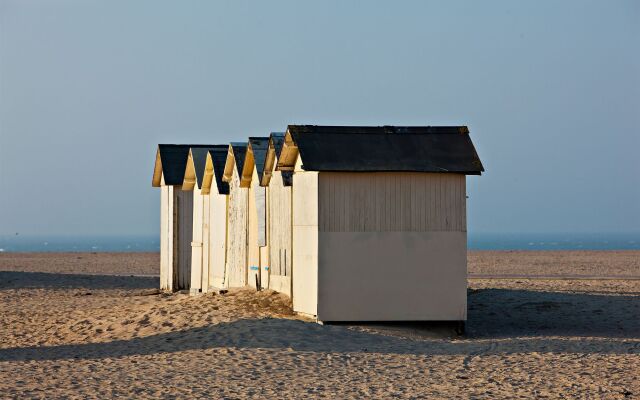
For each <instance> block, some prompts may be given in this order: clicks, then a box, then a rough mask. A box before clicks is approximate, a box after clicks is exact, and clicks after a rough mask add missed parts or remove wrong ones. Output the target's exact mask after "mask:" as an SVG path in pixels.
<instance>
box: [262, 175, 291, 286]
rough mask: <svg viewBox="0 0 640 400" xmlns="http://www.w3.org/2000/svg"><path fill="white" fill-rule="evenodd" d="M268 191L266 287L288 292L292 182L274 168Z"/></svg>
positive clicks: (289, 283) (289, 284)
mask: <svg viewBox="0 0 640 400" xmlns="http://www.w3.org/2000/svg"><path fill="white" fill-rule="evenodd" d="M267 192H268V196H267V205H268V213H267V214H268V223H267V227H268V233H267V236H268V241H269V261H270V265H269V268H270V277H269V288H270V289H273V290H275V291H278V292H281V293H284V294H286V295H288V296H291V263H292V259H291V186H284V184H283V182H282V175H281V172H280V171H273V173H272V177H271V179H270V181H269V186H268V188H267Z"/></svg>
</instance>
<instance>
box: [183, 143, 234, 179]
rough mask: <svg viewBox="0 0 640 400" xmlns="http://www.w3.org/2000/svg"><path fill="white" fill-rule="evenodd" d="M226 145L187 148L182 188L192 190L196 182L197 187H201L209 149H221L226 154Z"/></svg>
mask: <svg viewBox="0 0 640 400" xmlns="http://www.w3.org/2000/svg"><path fill="white" fill-rule="evenodd" d="M228 147H229V146H228V145H225V144H223V145H212V146H209V147H192V148H191V149H190V150H189V157H188V159H187V166H186V169H185V174H184V180H183V184H182V189H183V190H193V188H194V187H195V185H196V184H197V185H198V189H202V183H203V180H204V175H205V167H206V164H207V155H208V154H209V151H211V150H222V151H223V152H224V154H225V155H226V153H227V149H228Z"/></svg>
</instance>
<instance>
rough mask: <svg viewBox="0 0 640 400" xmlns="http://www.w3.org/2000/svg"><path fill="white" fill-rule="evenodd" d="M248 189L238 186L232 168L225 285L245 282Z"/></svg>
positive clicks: (232, 285) (229, 285)
mask: <svg viewBox="0 0 640 400" xmlns="http://www.w3.org/2000/svg"><path fill="white" fill-rule="evenodd" d="M248 193H249V192H248V189H245V188H241V187H240V177H239V176H238V171H237V169H236V168H233V175H232V177H231V180H230V182H229V207H228V209H227V211H228V214H227V215H228V224H229V225H228V227H229V231H228V232H229V236H228V242H227V243H228V247H227V264H226V274H227V282H228V283H227V287H242V286H245V285H246V282H247V280H246V279H247V214H248V204H249V203H248Z"/></svg>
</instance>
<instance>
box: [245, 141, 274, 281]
mask: <svg viewBox="0 0 640 400" xmlns="http://www.w3.org/2000/svg"><path fill="white" fill-rule="evenodd" d="M268 146H269V138H268V137H250V138H249V143H248V146H247V151H246V153H245V159H244V163H243V167H242V176H241V179H240V186H241V187H243V188H247V190H248V201H249V205H248V207H247V210H248V214H247V217H248V220H247V283H248V284H249V285H250V286H252V287H257V288H262V287H265V288H266V287H269V281H268V279H269V248H268V246H267V229H266V219H267V205H266V201H267V199H266V191H265V188H264V187H263V186H260V179H259V177H258V176H259V175H262V173H263V168H264V160H265V157H266V154H267V148H268Z"/></svg>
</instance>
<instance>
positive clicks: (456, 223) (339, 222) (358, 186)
mask: <svg viewBox="0 0 640 400" xmlns="http://www.w3.org/2000/svg"><path fill="white" fill-rule="evenodd" d="M320 175H321V176H320V182H319V189H318V190H319V197H320V202H319V206H320V209H319V213H320V221H321V222H320V230H321V231H324V232H431V231H466V229H467V228H466V225H467V221H466V206H465V204H466V193H465V176H464V175H462V174H445V173H420V172H403V173H397V172H376V173H349V172H322V173H321V174H320Z"/></svg>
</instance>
